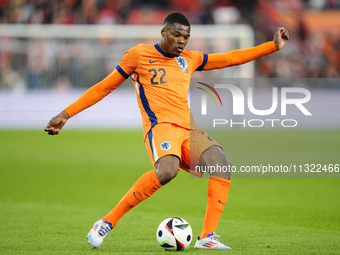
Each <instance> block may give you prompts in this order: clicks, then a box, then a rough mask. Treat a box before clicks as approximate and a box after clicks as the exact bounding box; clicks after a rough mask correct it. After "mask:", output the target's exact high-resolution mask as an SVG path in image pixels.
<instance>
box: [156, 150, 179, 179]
mask: <svg viewBox="0 0 340 255" xmlns="http://www.w3.org/2000/svg"><path fill="white" fill-rule="evenodd" d="M178 166H179V159H178V157H176V156H166V157H164V158H161V159H160V160H159V161H158V162H157V163H156V168H155V170H156V175H157V178H158V181H159V182H160V183H161V184H162V185H164V184H167V183H168V182H170V181H171V180H172V179H173V178H175V177H176V176H177V173H178Z"/></svg>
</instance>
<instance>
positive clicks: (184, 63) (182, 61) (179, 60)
mask: <svg viewBox="0 0 340 255" xmlns="http://www.w3.org/2000/svg"><path fill="white" fill-rule="evenodd" d="M176 60H177V64H178V65H179V67H182V68H183V69H187V67H188V63H187V61H186V60H185V58H183V57H176Z"/></svg>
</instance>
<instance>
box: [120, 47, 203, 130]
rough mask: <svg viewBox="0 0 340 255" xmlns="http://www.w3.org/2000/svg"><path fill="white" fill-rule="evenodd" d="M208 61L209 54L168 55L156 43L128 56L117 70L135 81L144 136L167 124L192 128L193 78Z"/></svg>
mask: <svg viewBox="0 0 340 255" xmlns="http://www.w3.org/2000/svg"><path fill="white" fill-rule="evenodd" d="M206 61H207V55H206V54H203V53H201V52H196V51H190V50H184V51H183V52H182V54H181V56H179V57H171V56H168V54H166V53H165V52H164V51H162V50H161V48H159V46H158V45H157V44H155V45H152V44H148V45H146V44H139V45H138V46H136V47H133V48H132V49H130V50H128V51H127V52H126V53H125V55H124V57H123V59H122V60H121V61H120V62H119V65H118V66H117V67H116V69H117V70H118V72H119V73H120V74H121V75H122V76H124V77H126V78H127V77H129V76H130V77H131V79H132V82H133V84H134V87H135V91H136V95H137V100H138V106H139V109H140V111H141V114H142V119H143V130H144V135H146V133H147V132H148V131H149V129H150V128H152V127H153V126H155V125H156V124H158V123H165V122H167V123H173V124H176V125H179V126H181V127H184V128H188V129H190V109H189V105H188V100H187V96H188V90H189V86H190V78H191V75H192V73H193V72H194V71H195V70H197V69H200V70H202V68H203V67H204V65H205V64H206Z"/></svg>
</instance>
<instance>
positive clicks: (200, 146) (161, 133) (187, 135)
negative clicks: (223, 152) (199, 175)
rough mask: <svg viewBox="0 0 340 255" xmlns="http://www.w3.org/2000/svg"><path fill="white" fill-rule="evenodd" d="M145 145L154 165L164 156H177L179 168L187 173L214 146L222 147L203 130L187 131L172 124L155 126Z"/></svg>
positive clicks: (149, 133)
mask: <svg viewBox="0 0 340 255" xmlns="http://www.w3.org/2000/svg"><path fill="white" fill-rule="evenodd" d="M145 145H146V148H147V150H148V153H149V157H150V160H151V162H152V163H153V165H155V163H156V162H157V160H158V159H160V158H161V157H163V156H166V155H175V156H177V157H178V158H179V159H180V166H179V167H180V168H182V169H184V170H185V171H187V172H190V169H194V167H195V166H196V165H198V161H199V158H200V156H201V155H202V153H203V152H204V151H205V150H206V149H208V148H210V147H211V146H213V145H217V146H219V147H221V146H220V145H219V144H218V143H217V142H216V141H215V140H214V139H212V138H211V137H210V136H209V135H208V134H207V133H206V132H205V131H203V130H200V129H186V128H183V127H180V126H177V125H175V124H171V123H159V124H157V125H156V126H154V127H153V128H152V129H151V130H150V131H149V132H148V135H147V136H146V139H145ZM190 145H191V146H190ZM190 166H191V167H190Z"/></svg>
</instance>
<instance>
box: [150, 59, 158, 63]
mask: <svg viewBox="0 0 340 255" xmlns="http://www.w3.org/2000/svg"><path fill="white" fill-rule="evenodd" d="M158 61H160V60H155V61H151V59H150V60H149V63H150V64H152V63H156V62H158Z"/></svg>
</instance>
